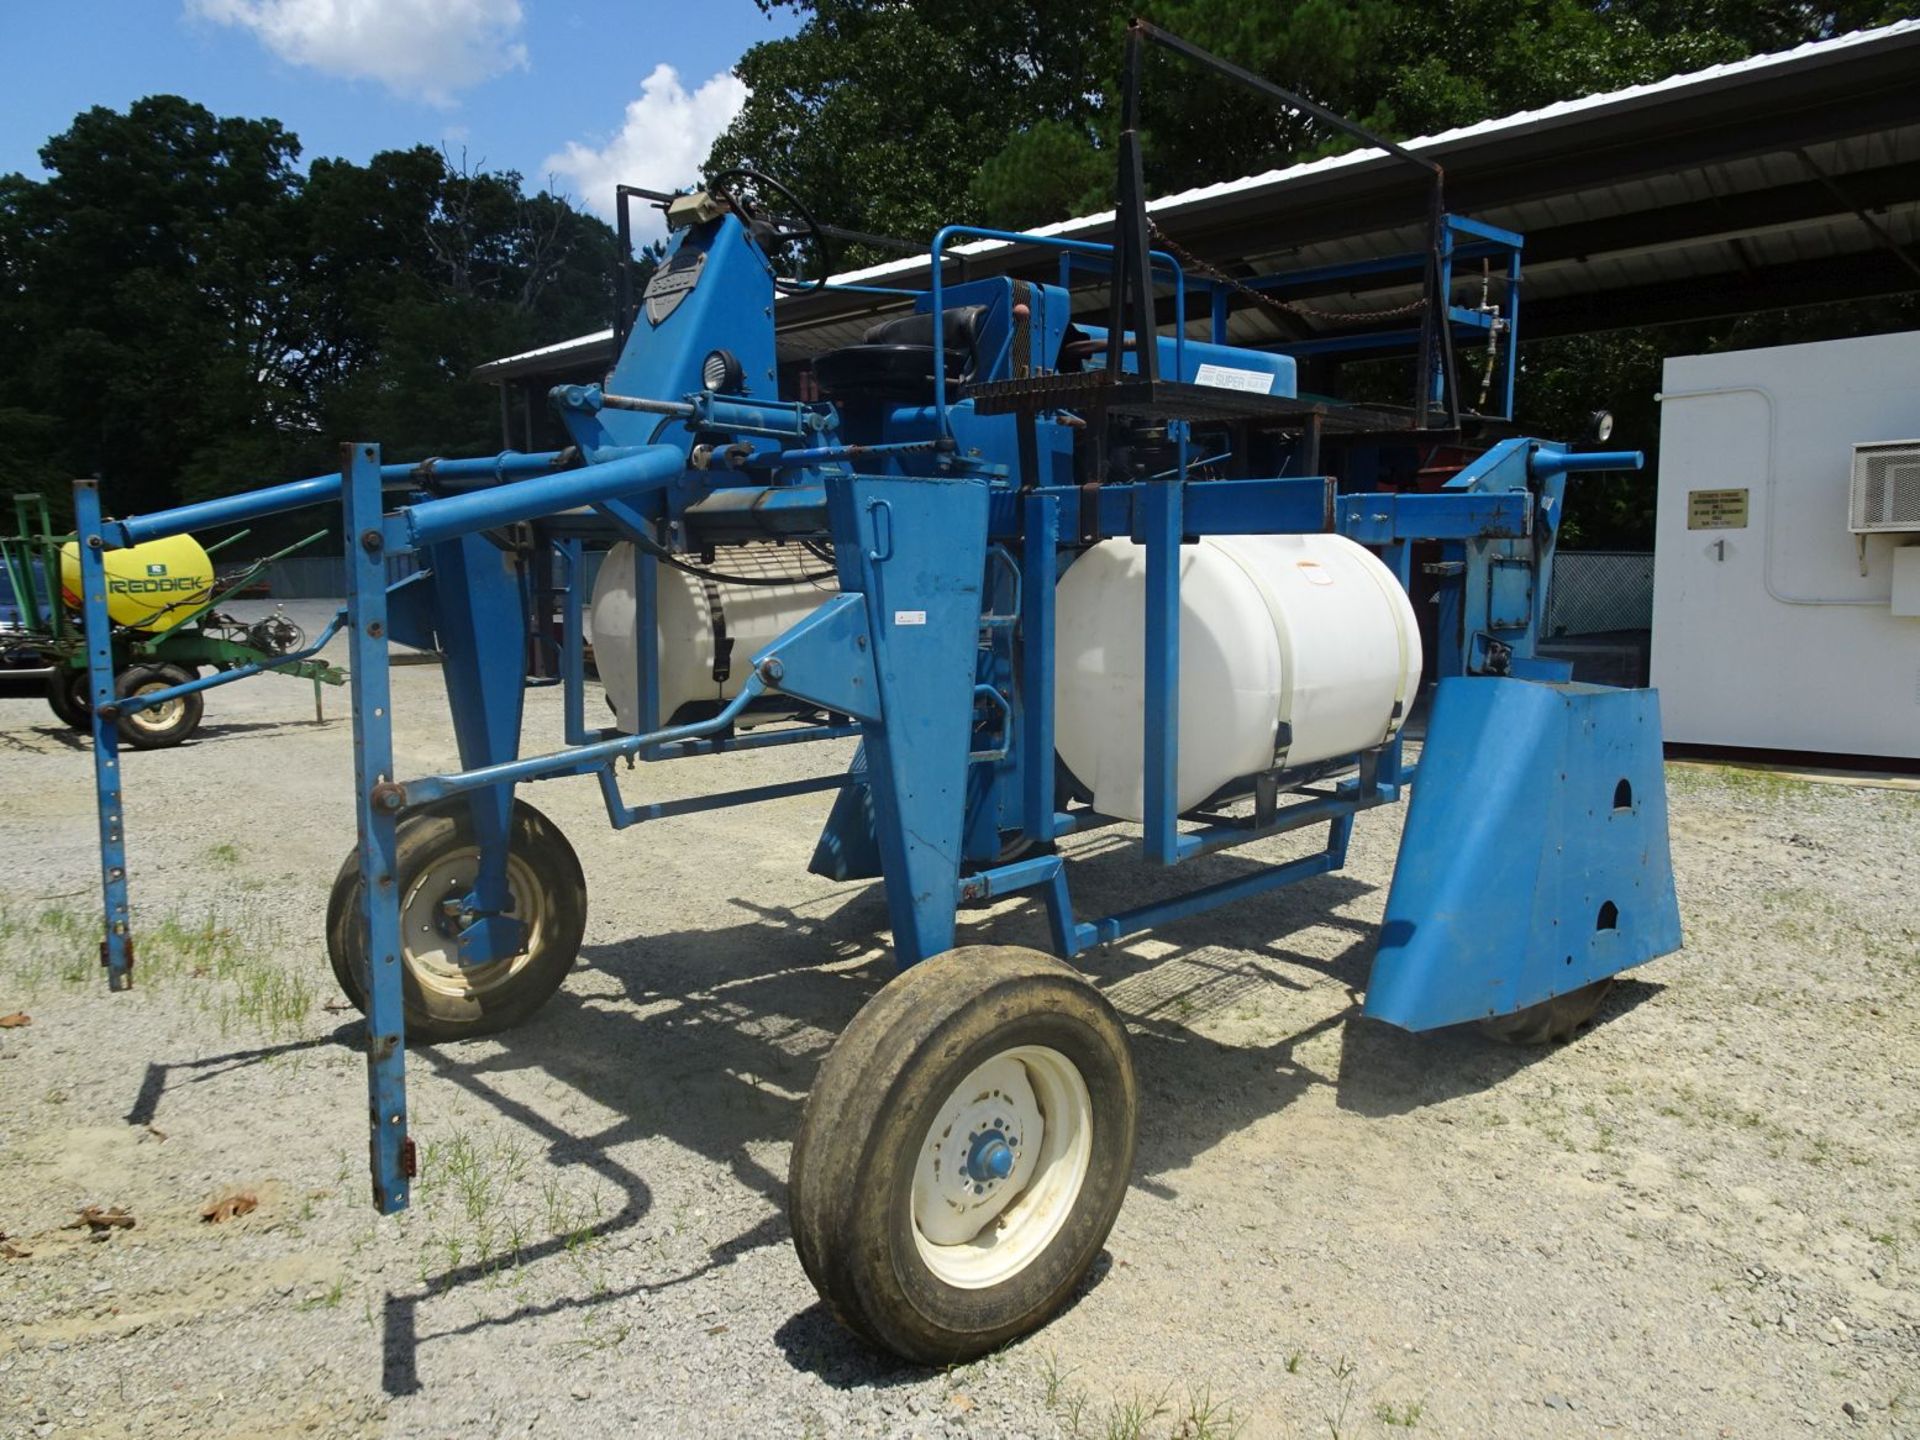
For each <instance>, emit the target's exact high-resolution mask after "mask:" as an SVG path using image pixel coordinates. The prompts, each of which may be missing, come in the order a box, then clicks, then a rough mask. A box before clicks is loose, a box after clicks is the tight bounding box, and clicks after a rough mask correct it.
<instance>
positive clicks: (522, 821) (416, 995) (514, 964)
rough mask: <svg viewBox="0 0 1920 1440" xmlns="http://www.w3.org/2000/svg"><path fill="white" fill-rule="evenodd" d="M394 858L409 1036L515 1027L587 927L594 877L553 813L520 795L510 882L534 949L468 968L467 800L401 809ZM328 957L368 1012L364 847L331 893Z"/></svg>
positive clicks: (471, 848)
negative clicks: (462, 952) (463, 911)
mask: <svg viewBox="0 0 1920 1440" xmlns="http://www.w3.org/2000/svg"><path fill="white" fill-rule="evenodd" d="M396 861H397V863H396V864H395V867H394V872H395V873H394V878H395V880H396V881H397V883H398V886H399V891H400V935H401V947H402V952H403V953H402V955H401V963H402V970H401V984H402V990H403V992H404V994H405V996H406V1035H407V1041H408V1043H409V1044H415V1043H419V1042H422V1041H436V1040H465V1039H468V1038H470V1037H472V1036H476V1035H491V1034H493V1033H495V1032H496V1031H500V1030H506V1029H509V1028H511V1027H512V1026H514V1025H517V1024H519V1023H520V1022H521V1021H522V1020H524V1019H526V1018H527V1017H528V1016H529V1015H531V1014H533V1012H534V1011H536V1010H538V1009H539V1008H540V1007H541V1006H542V1005H544V1004H546V1002H547V1000H548V999H549V998H550V997H551V996H552V995H553V992H554V991H555V990H557V989H559V988H560V982H561V981H563V980H565V979H566V978H567V972H568V971H569V970H571V969H572V968H573V962H574V960H575V959H576V958H577V957H578V956H579V954H580V940H581V937H582V936H583V935H585V933H586V928H587V879H586V875H585V873H584V872H583V871H582V870H581V868H580V857H579V856H578V855H576V854H574V851H573V846H572V845H570V844H568V843H567V837H566V836H565V835H563V834H562V833H561V831H560V827H559V826H557V825H555V824H554V823H553V821H551V820H549V819H548V818H547V817H546V816H545V815H542V814H541V813H540V812H539V811H538V810H536V809H534V808H533V806H531V805H529V804H527V803H526V802H525V801H524V800H516V801H514V802H513V821H512V827H511V830H510V838H509V840H508V847H507V890H508V893H509V894H510V895H511V896H512V897H513V911H512V915H513V918H514V919H515V920H518V921H519V922H520V923H521V924H522V925H524V926H525V927H526V948H525V949H523V950H522V951H521V952H520V953H519V954H518V955H512V956H509V957H507V958H506V959H504V960H495V961H493V962H492V963H490V964H486V965H475V966H462V965H461V964H460V963H459V962H458V960H457V958H456V955H457V952H458V944H459V924H460V921H459V918H458V916H457V914H456V913H455V906H456V905H457V902H458V901H459V899H460V898H461V897H462V896H464V895H465V894H467V892H468V891H469V889H470V888H471V887H472V885H473V881H474V876H475V874H476V872H477V870H478V868H479V863H480V845H479V841H478V839H477V838H476V837H475V835H474V831H473V817H472V811H471V809H470V808H469V805H468V802H467V800H466V798H465V797H464V796H454V797H453V798H451V799H449V800H443V801H440V802H437V803H435V804H433V805H426V806H422V807H421V808H420V809H418V810H414V811H409V812H408V813H406V814H404V815H402V816H401V817H400V821H399V838H398V845H397V846H396ZM450 902H451V903H450ZM327 959H328V960H329V961H330V962H331V964H332V966H333V976H334V979H335V980H337V981H339V983H340V989H341V990H342V991H343V992H344V993H345V994H346V997H347V999H349V1000H351V1001H352V1002H353V1004H354V1006H355V1007H356V1008H357V1009H358V1010H359V1011H360V1012H361V1013H362V1014H363V1015H364V1014H365V1013H366V1009H367V983H366V975H367V953H366V928H365V927H364V926H363V925H361V923H360V858H359V852H358V850H354V851H350V852H349V853H348V855H347V859H346V863H345V864H344V865H342V866H341V867H340V873H339V875H338V876H337V877H335V879H334V882H333V893H332V894H331V895H330V896H329V897H328V899H327Z"/></svg>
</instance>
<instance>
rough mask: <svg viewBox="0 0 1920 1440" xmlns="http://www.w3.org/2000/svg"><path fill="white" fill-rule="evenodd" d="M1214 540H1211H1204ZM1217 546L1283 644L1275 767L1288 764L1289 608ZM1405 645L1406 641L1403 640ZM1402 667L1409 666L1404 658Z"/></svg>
mask: <svg viewBox="0 0 1920 1440" xmlns="http://www.w3.org/2000/svg"><path fill="white" fill-rule="evenodd" d="M1201 543H1202V544H1203V545H1204V544H1212V542H1211V541H1204V540H1203V541H1202V542H1201ZM1213 548H1214V549H1215V550H1216V551H1218V552H1219V553H1220V554H1222V555H1224V556H1226V557H1227V558H1228V559H1229V560H1231V561H1233V563H1234V564H1235V565H1236V566H1238V567H1239V569H1240V573H1241V574H1242V575H1245V576H1246V577H1247V579H1249V580H1251V581H1252V582H1253V588H1254V591H1255V593H1256V594H1258V595H1259V596H1260V603H1261V604H1262V605H1264V606H1266V607H1267V617H1268V618H1269V619H1270V620H1272V621H1273V638H1274V639H1275V640H1276V641H1277V642H1278V643H1279V646H1280V713H1279V716H1278V717H1277V718H1278V721H1279V723H1278V726H1277V728H1276V729H1275V731H1274V749H1273V763H1274V765H1275V767H1276V768H1277V767H1279V766H1281V765H1284V764H1285V763H1286V760H1287V751H1288V750H1289V749H1290V748H1292V745H1293V632H1292V631H1291V630H1289V629H1288V628H1287V617H1286V612H1285V611H1283V610H1282V609H1281V608H1280V597H1279V596H1278V595H1276V594H1274V593H1273V587H1272V586H1271V585H1269V584H1267V582H1266V580H1265V579H1263V578H1262V577H1261V575H1260V572H1259V571H1257V570H1255V569H1254V568H1253V567H1252V566H1251V565H1249V564H1247V562H1246V561H1244V560H1242V559H1241V558H1240V557H1239V555H1237V554H1236V553H1235V552H1234V550H1233V548H1232V547H1231V546H1228V545H1214V546H1213ZM1401 643H1402V645H1404V644H1405V643H1406V642H1405V641H1404V640H1403V641H1402V642H1401ZM1400 668H1401V669H1402V670H1405V669H1406V664H1405V661H1404V659H1403V660H1402V663H1401V666H1400Z"/></svg>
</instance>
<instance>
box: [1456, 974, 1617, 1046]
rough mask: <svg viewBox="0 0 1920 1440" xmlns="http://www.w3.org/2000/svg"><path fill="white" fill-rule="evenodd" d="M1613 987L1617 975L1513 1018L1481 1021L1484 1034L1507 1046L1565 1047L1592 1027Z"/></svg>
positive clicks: (1548, 1001)
mask: <svg viewBox="0 0 1920 1440" xmlns="http://www.w3.org/2000/svg"><path fill="white" fill-rule="evenodd" d="M1612 988H1613V976H1611V975H1609V976H1607V977H1606V979H1604V980H1596V981H1594V982H1593V983H1592V984H1591V985H1582V986H1581V987H1580V988H1579V989H1578V990H1569V991H1568V992H1567V993H1566V994H1564V995H1556V996H1554V997H1553V998H1552V999H1551V1000H1542V1001H1541V1002H1540V1003H1539V1004H1538V1005H1529V1006H1527V1008H1526V1009H1524V1010H1516V1011H1514V1013H1513V1014H1511V1015H1494V1016H1491V1017H1489V1018H1488V1019H1485V1020H1482V1021H1480V1022H1479V1025H1480V1033H1481V1034H1482V1035H1486V1036H1489V1037H1490V1038H1492V1039H1495V1040H1498V1041H1500V1042H1502V1043H1503V1044H1507V1045H1564V1044H1566V1043H1567V1041H1569V1040H1571V1039H1572V1038H1573V1037H1574V1036H1575V1035H1577V1034H1578V1033H1579V1032H1580V1029H1581V1027H1582V1026H1584V1025H1588V1024H1591V1023H1592V1021H1593V1016H1594V1012H1595V1011H1597V1010H1598V1009H1599V1008H1600V1002H1601V1001H1602V1000H1604V999H1606V998H1607V992H1608V991H1609V990H1611V989H1612Z"/></svg>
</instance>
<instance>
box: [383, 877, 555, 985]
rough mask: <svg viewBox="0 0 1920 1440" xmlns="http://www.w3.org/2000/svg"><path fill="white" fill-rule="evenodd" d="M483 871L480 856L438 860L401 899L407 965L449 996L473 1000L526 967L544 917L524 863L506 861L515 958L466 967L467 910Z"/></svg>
mask: <svg viewBox="0 0 1920 1440" xmlns="http://www.w3.org/2000/svg"><path fill="white" fill-rule="evenodd" d="M479 870H480V852H479V850H478V849H477V848H475V847H471V846H469V847H463V848H461V849H459V850H455V851H451V852H449V853H448V854H446V855H443V856H441V857H439V858H438V859H436V860H435V861H434V862H433V863H432V864H430V865H428V866H427V867H426V869H425V870H423V871H422V873H421V874H420V876H419V877H418V878H417V879H416V880H415V881H414V883H413V885H412V886H411V887H409V889H408V891H407V893H406V894H405V895H403V896H402V897H401V904H400V929H401V935H402V939H403V943H404V945H405V947H406V955H407V963H408V965H409V967H410V968H411V969H412V971H413V973H414V976H415V978H416V979H418V980H419V981H420V983H421V984H423V985H427V986H431V987H433V988H435V989H437V990H440V991H442V992H444V993H446V994H449V995H460V996H470V995H473V994H476V993H478V992H480V991H483V990H487V989H490V988H492V987H493V986H496V985H499V984H503V983H505V982H506V981H507V980H509V979H510V978H511V977H512V975H513V974H514V973H515V972H516V971H517V970H518V969H519V968H520V967H521V965H523V964H524V963H525V961H526V958H527V955H528V953H529V952H530V951H531V949H532V947H533V944H534V941H535V938H536V936H537V933H538V931H539V928H540V925H541V922H542V919H543V911H542V908H541V905H540V901H539V887H538V885H537V883H536V882H535V880H534V877H533V874H532V872H531V871H530V870H529V868H528V866H527V864H526V862H525V861H524V860H523V859H521V858H520V857H519V856H518V855H511V854H510V855H509V856H508V857H507V892H508V899H507V913H508V914H509V915H511V916H513V917H514V919H515V920H516V921H517V922H518V923H519V925H520V926H521V927H522V929H521V932H520V933H521V937H522V942H523V943H522V944H521V946H520V948H519V951H518V953H517V954H515V955H512V956H508V957H505V958H502V959H498V960H491V961H487V962H485V963H482V964H477V965H467V964H462V963H461V961H462V957H461V945H460V937H461V935H462V934H464V933H465V932H466V931H467V930H468V929H470V928H471V927H472V926H473V924H474V923H475V921H476V920H477V918H478V917H477V916H476V915H475V914H474V912H473V911H472V910H471V909H469V908H468V905H467V900H468V897H469V896H470V895H471V894H472V893H473V886H474V882H475V880H476V879H477V878H478V875H479Z"/></svg>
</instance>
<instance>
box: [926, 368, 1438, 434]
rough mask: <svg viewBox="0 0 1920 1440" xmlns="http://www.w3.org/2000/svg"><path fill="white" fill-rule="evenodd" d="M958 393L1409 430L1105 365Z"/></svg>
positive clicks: (1289, 400)
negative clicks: (1111, 369) (1146, 377)
mask: <svg viewBox="0 0 1920 1440" xmlns="http://www.w3.org/2000/svg"><path fill="white" fill-rule="evenodd" d="M964 393H965V395H966V398H967V399H969V400H971V401H973V406H974V410H975V412H976V413H978V414H981V415H1019V414H1029V415H1031V414H1038V413H1039V412H1041V411H1052V410H1089V411H1093V412H1096V413H1103V414H1108V415H1139V416H1144V417H1147V418H1150V419H1154V420H1206V421H1215V422H1221V421H1228V422H1233V423H1237V424H1245V425H1249V426H1251V427H1253V428H1255V429H1262V430H1292V431H1302V430H1310V429H1314V428H1316V427H1317V428H1319V429H1320V430H1321V431H1323V432H1334V431H1341V432H1349V433H1356V434H1357V433H1368V434H1375V433H1379V432H1381V431H1392V432H1395V433H1405V434H1412V433H1414V431H1413V416H1412V414H1411V413H1410V412H1408V411H1405V410H1400V411H1395V410H1391V409H1385V408H1374V407H1371V406H1362V405H1331V404H1328V403H1326V402H1325V401H1319V400H1297V399H1295V398H1293V397H1292V396H1288V395H1260V394H1256V393H1255V392H1253V391H1250V390H1229V389H1227V388H1225V387H1224V386H1219V385H1192V384H1187V383H1185V382H1183V381H1178V380H1142V379H1140V378H1138V377H1137V376H1133V375H1123V376H1121V377H1120V379H1119V380H1118V381H1116V380H1115V379H1114V377H1113V375H1112V373H1111V372H1109V371H1107V370H1086V371H1081V372H1079V373H1073V374H1070V373H1054V374H1047V375H1030V376H1026V377H1023V378H1021V379H1016V380H992V381H988V382H986V383H985V384H980V385H970V386H968V387H967V388H966V390H965V392H964ZM1428 433H1431V432H1428ZM1446 433H1448V434H1451V433H1452V432H1451V431H1449V432H1446Z"/></svg>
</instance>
